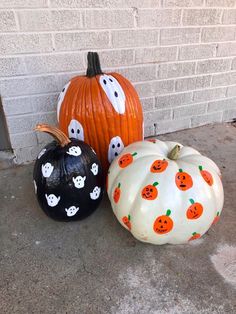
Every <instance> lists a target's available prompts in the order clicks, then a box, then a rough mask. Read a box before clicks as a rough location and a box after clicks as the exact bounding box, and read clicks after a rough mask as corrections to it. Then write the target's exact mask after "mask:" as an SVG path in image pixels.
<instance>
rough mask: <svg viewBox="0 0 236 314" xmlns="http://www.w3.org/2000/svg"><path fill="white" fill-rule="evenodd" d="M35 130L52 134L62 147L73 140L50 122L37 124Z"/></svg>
mask: <svg viewBox="0 0 236 314" xmlns="http://www.w3.org/2000/svg"><path fill="white" fill-rule="evenodd" d="M34 130H35V131H40V132H45V133H48V134H50V135H52V136H53V137H54V138H55V140H56V141H57V142H58V143H59V144H60V145H61V147H64V146H66V145H67V144H69V143H70V142H71V140H70V139H69V137H68V136H67V135H66V134H65V133H63V132H62V131H61V130H59V129H58V128H56V127H55V126H51V125H48V124H37V125H36V127H35V128H34Z"/></svg>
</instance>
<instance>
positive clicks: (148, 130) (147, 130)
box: [144, 125, 155, 137]
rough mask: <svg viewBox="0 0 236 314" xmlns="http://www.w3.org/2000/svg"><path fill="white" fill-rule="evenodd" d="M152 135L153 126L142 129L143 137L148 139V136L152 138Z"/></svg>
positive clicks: (153, 132)
mask: <svg viewBox="0 0 236 314" xmlns="http://www.w3.org/2000/svg"><path fill="white" fill-rule="evenodd" d="M152 135H155V128H154V125H149V126H145V127H144V136H145V137H148V136H152Z"/></svg>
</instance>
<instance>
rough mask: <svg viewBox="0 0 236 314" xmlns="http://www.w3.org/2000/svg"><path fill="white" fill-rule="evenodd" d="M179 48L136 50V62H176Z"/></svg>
mask: <svg viewBox="0 0 236 314" xmlns="http://www.w3.org/2000/svg"><path fill="white" fill-rule="evenodd" d="M176 55H177V47H154V48H138V49H136V50H135V62H136V63H143V62H163V61H173V60H176Z"/></svg>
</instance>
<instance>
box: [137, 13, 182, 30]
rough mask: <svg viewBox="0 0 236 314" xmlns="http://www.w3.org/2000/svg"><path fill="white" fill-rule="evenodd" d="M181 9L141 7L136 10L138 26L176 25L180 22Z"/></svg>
mask: <svg viewBox="0 0 236 314" xmlns="http://www.w3.org/2000/svg"><path fill="white" fill-rule="evenodd" d="M180 18H181V10H171V9H166V10H163V9H162V10H153V9H143V10H139V11H138V26H139V27H164V26H178V25H179V24H180Z"/></svg>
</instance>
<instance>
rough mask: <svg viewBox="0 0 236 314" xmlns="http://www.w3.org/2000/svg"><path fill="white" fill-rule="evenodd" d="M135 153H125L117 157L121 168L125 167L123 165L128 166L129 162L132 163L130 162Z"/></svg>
mask: <svg viewBox="0 0 236 314" xmlns="http://www.w3.org/2000/svg"><path fill="white" fill-rule="evenodd" d="M135 155H137V153H133V154H132V155H131V154H125V155H123V156H121V157H120V158H119V161H118V163H119V166H120V167H121V168H125V167H127V166H129V165H130V164H132V162H133V157H134V156H135Z"/></svg>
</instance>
